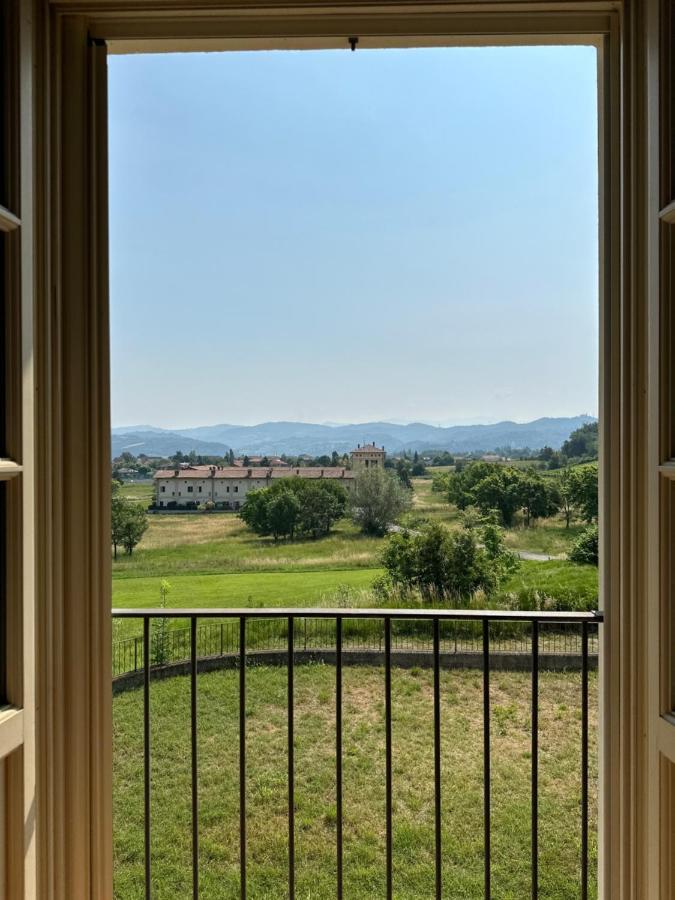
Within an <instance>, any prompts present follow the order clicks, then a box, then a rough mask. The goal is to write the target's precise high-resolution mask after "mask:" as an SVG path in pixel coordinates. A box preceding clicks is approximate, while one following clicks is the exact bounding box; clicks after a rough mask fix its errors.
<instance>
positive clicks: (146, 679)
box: [143, 616, 152, 900]
mask: <svg viewBox="0 0 675 900" xmlns="http://www.w3.org/2000/svg"><path fill="white" fill-rule="evenodd" d="M143 784H144V797H143V800H144V804H143V805H144V819H145V821H144V840H145V898H146V900H150V898H151V896H152V880H151V879H152V860H151V853H150V829H151V822H150V619H149V618H148V617H147V616H146V617H145V618H144V619H143Z"/></svg>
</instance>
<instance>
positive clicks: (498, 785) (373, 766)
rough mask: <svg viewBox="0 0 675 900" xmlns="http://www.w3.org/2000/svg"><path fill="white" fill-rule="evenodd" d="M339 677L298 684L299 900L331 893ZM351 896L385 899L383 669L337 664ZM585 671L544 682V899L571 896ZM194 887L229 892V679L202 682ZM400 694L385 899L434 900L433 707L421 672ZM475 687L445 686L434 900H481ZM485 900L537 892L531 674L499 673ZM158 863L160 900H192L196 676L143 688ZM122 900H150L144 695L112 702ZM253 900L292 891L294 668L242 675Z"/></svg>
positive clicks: (234, 893) (232, 856)
mask: <svg viewBox="0 0 675 900" xmlns="http://www.w3.org/2000/svg"><path fill="white" fill-rule="evenodd" d="M334 683H335V670H334V669H333V668H331V667H329V666H324V665H307V666H298V667H297V669H296V673H295V741H294V748H295V772H296V781H295V783H296V797H295V799H296V832H295V834H296V877H297V890H296V896H297V897H298V898H299V900H310V898H319V900H323V898H327V897H331V896H335V877H336V876H335V822H336V806H335V749H334V748H335V732H334V715H335V707H334V703H335V699H334V698H335V693H334ZM343 683H344V694H343V697H344V699H343V717H344V719H343V721H344V725H343V728H344V739H343V747H344V754H343V758H344V875H345V896H346V897H348V898H350V900H371V898H377V897H383V896H384V884H385V882H384V876H385V864H384V863H385V815H384V802H385V798H384V739H385V738H384V723H383V672H382V670H381V669H378V668H370V667H363V668H350V667H348V668H346V669H345V670H344V673H343ZM591 688H592V689H591V710H590V722H591V761H592V768H591V805H590V821H591V830H590V834H591V844H592V846H591V857H592V860H591V871H592V873H593V875H592V884H591V890H590V896H591V897H595V896H596V895H597V892H596V887H595V858H596V843H595V834H596V831H595V826H596V787H597V783H596V778H597V775H596V728H597V726H596V718H597V710H596V681H595V676H594V675H592V676H591ZM579 691H580V688H579V675H578V674H553V673H546V672H542V673H541V675H540V697H541V702H540V722H539V728H540V770H539V771H540V775H539V784H540V798H539V802H540V897H542V898H547V900H571V898H574V897H578V896H579V872H580V865H579V854H580V811H579V796H580V707H579ZM198 697H199V700H198V704H199V732H198V754H199V802H200V819H199V821H200V873H201V893H200V896H201V897H203V898H205V900H215V898H219V900H221V898H222V900H224V898H235V897H238V896H239V877H238V866H239V857H238V852H239V841H238V815H239V806H238V713H237V708H238V707H237V702H238V673H236V672H233V671H231V672H226V671H221V672H214V673H210V674H204V675H200V676H199V679H198ZM392 698H393V760H394V769H393V772H394V774H393V779H394V790H393V801H394V802H393V846H394V896H395V897H398V898H406V900H407V898H410V900H413V898H428V897H431V896H433V871H434V870H433V859H434V855H433V854H434V843H433V834H434V831H433V823H434V805H433V756H432V754H433V730H432V729H433V705H432V704H433V698H432V677H431V673H430V672H429V671H427V670H414V669H413V670H409V671H405V670H398V669H395V670H394V671H393V675H392ZM481 698H482V675H481V673H480V672H466V671H448V672H443V673H442V675H441V717H442V719H441V721H442V727H441V733H442V739H441V746H442V820H443V824H442V832H443V896H445V897H448V898H453V900H456V898H457V900H459V898H480V897H482V896H483V881H482V879H483V817H482V803H483V794H482V784H483V781H482V778H483V772H482V704H481ZM491 703H492V746H491V749H492V754H491V759H492V871H493V896H495V897H499V898H504V900H509V898H510V900H522V898H524V897H527V896H529V895H530V768H531V764H530V678H529V676H528V675H526V674H521V673H501V672H500V673H497V672H495V673H494V674H493V677H492V684H491ZM151 705H152V720H151V721H152V748H153V753H152V822H153V832H152V862H153V878H154V889H153V896H154V897H156V898H157V900H169V898H170V900H174V898H176V900H177V898H184V897H187V896H189V895H191V882H190V877H191V875H190V871H191V870H190V859H191V857H190V853H191V843H190V729H189V679H187V678H185V677H175V678H169V679H166V680H164V681H158V682H153V684H152V687H151ZM113 707H114V770H113V771H114V853H115V890H114V896H115V898H116V900H140V898H142V897H143V896H144V894H143V782H142V777H143V776H142V772H143V767H142V759H143V749H142V740H143V728H142V693H141V692H140V691H138V690H134V691H129V692H127V693H124V694H121V695H119V696H117V697H116V698H115V699H114V703H113ZM246 723H247V724H246V728H247V781H246V796H247V825H248V855H247V858H248V896H249V897H251V898H260V900H262V898H265V900H273V898H283V897H286V896H287V880H286V879H287V874H286V873H287V868H286V867H287V818H286V811H287V793H286V791H287V781H286V771H287V731H286V672H285V670H284V669H282V668H269V667H256V668H250V669H249V671H248V673H247V703H246Z"/></svg>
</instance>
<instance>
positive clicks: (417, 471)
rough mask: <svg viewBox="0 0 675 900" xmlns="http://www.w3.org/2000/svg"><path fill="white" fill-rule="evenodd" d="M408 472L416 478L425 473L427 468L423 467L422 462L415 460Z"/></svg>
mask: <svg viewBox="0 0 675 900" xmlns="http://www.w3.org/2000/svg"><path fill="white" fill-rule="evenodd" d="M410 474H411V475H412V476H414V477H416V478H419V477H421V476H423V475H426V474H427V470H426V468H425V467H424V463H423V462H421V461H420V460H417V461H416V462H414V463H413V465H412V469H411V470H410Z"/></svg>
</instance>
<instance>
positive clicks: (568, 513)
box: [558, 468, 574, 528]
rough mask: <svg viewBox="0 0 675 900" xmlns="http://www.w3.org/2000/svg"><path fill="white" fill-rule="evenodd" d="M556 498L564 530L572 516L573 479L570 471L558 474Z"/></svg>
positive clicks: (568, 525) (565, 470)
mask: <svg viewBox="0 0 675 900" xmlns="http://www.w3.org/2000/svg"><path fill="white" fill-rule="evenodd" d="M558 497H559V498H560V511H561V513H562V514H563V517H564V519H565V528H569V527H570V522H571V521H572V516H573V515H574V477H573V474H572V470H571V469H568V468H565V469H563V470H562V472H561V473H560V476H559V478H558Z"/></svg>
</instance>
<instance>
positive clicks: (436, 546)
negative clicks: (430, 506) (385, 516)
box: [375, 523, 517, 602]
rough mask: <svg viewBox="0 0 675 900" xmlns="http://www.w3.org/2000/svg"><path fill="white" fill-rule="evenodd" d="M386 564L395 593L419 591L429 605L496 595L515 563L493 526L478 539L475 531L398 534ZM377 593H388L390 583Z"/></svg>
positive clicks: (428, 529) (436, 527)
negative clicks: (398, 590)
mask: <svg viewBox="0 0 675 900" xmlns="http://www.w3.org/2000/svg"><path fill="white" fill-rule="evenodd" d="M479 538H480V540H479ZM382 563H383V565H384V568H385V569H386V571H387V576H388V579H389V581H390V582H391V585H392V586H393V587H395V588H400V589H403V590H404V591H417V592H419V594H420V595H421V596H422V598H423V599H425V600H446V599H452V600H454V601H455V602H457V601H468V600H470V598H471V597H472V596H473V595H474V594H475V593H476V592H477V591H482V592H483V593H484V594H485V595H486V596H487V597H489V596H490V595H492V594H493V593H494V592H495V590H496V589H497V588H498V586H499V584H500V582H501V580H502V578H503V577H504V576H505V575H506V574H507V573H508V572H510V571H513V568H514V567H515V566H516V565H517V560H516V559H515V557H514V556H513V554H511V553H509V552H508V551H507V550H506V549H505V548H504V546H503V543H502V540H501V533H500V531H499V529H498V528H497V527H496V526H494V525H489V526H486V527H485V528H484V529H483V530H482V532H480V533H479V532H478V531H476V530H474V529H471V528H465V529H463V530H461V531H449V530H448V529H447V528H446V527H445V526H443V525H441V524H439V523H432V524H430V525H426V526H425V527H424V528H423V529H422V530H421V531H419V532H418V533H416V534H412V533H410V532H403V533H399V534H394V535H393V536H392V537H391V538H390V539H389V542H388V544H387V546H386V547H385V549H384V552H383V554H382ZM375 590H376V592H377V591H379V592H380V593H381V592H382V591H384V590H386V582H383V583H380V584H377V585H376V586H375Z"/></svg>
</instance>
